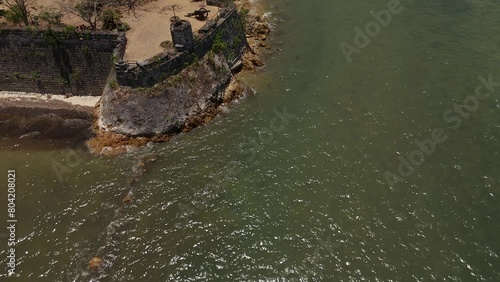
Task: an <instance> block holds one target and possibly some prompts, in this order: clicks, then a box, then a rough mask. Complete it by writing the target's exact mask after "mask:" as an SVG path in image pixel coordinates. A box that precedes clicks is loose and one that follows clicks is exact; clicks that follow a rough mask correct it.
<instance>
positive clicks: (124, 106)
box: [98, 53, 232, 143]
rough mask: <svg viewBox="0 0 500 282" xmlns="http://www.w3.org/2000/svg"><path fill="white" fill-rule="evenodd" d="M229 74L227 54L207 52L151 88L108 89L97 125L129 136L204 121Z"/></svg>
mask: <svg viewBox="0 0 500 282" xmlns="http://www.w3.org/2000/svg"><path fill="white" fill-rule="evenodd" d="M231 77H232V74H231V70H230V67H229V65H228V62H227V60H226V58H225V57H224V56H223V55H217V54H214V53H209V54H208V55H206V56H205V57H204V58H203V59H202V60H200V61H199V62H197V63H195V64H193V65H192V66H189V67H187V68H186V69H184V70H183V71H182V72H181V73H180V74H178V75H174V76H170V77H169V78H167V79H166V80H165V81H163V82H160V83H158V84H156V85H155V86H154V87H152V88H147V89H137V88H131V87H119V88H117V89H108V90H107V91H105V93H104V95H103V97H102V99H101V104H100V115H99V122H98V125H99V128H100V129H101V130H103V131H108V132H114V133H119V134H124V135H128V136H155V135H159V134H165V133H171V132H179V131H182V130H184V129H185V127H191V126H193V123H205V122H207V121H209V120H211V117H210V113H211V112H212V110H211V107H213V106H214V105H217V104H218V103H221V102H222V95H223V92H224V89H225V88H226V86H227V85H228V84H229V81H230V80H231ZM205 112H207V114H204V115H202V116H199V115H200V114H201V113H205ZM194 116H197V117H196V118H192V117H194ZM147 142H148V141H146V142H145V143H147Z"/></svg>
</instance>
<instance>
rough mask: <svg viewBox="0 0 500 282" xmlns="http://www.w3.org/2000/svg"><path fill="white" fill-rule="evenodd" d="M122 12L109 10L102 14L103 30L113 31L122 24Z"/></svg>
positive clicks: (113, 9)
mask: <svg viewBox="0 0 500 282" xmlns="http://www.w3.org/2000/svg"><path fill="white" fill-rule="evenodd" d="M121 18H122V12H120V10H118V9H115V8H108V9H106V10H104V12H102V28H103V29H109V30H113V29H115V28H117V27H118V26H119V25H121V24H122V22H121V21H120V20H121Z"/></svg>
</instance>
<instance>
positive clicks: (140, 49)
mask: <svg viewBox="0 0 500 282" xmlns="http://www.w3.org/2000/svg"><path fill="white" fill-rule="evenodd" d="M173 4H177V5H180V6H181V7H182V8H181V11H180V12H176V15H177V16H179V17H180V18H181V19H185V20H189V21H190V22H191V26H192V28H193V31H194V32H196V31H197V30H199V29H200V28H201V27H202V26H203V25H204V24H205V22H204V21H199V20H196V19H195V18H188V17H185V16H184V15H186V14H187V13H191V12H193V11H195V10H198V9H199V8H202V7H206V9H207V10H209V11H210V13H209V18H211V17H213V16H215V15H216V13H217V11H218V7H213V6H207V5H206V1H200V2H191V0H157V1H153V2H150V3H148V4H146V5H144V6H142V7H140V8H139V9H138V10H137V11H136V16H137V17H135V16H134V15H133V13H130V15H127V14H125V18H124V19H123V21H124V22H126V23H128V24H129V25H130V27H131V29H130V30H129V31H128V32H127V39H128V41H127V50H126V51H125V60H134V61H142V60H145V59H148V58H151V57H153V56H154V55H157V54H159V53H161V52H162V51H163V50H164V49H163V48H162V47H161V46H160V44H161V43H162V42H163V41H166V40H172V36H171V35H170V18H171V17H172V16H173V15H174V14H173V12H172V11H170V10H168V7H169V6H171V5H173Z"/></svg>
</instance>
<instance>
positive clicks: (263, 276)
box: [0, 0, 500, 282]
mask: <svg viewBox="0 0 500 282" xmlns="http://www.w3.org/2000/svg"><path fill="white" fill-rule="evenodd" d="M402 3H403V4H404V9H403V11H402V12H401V13H400V14H398V15H394V16H393V17H392V20H391V22H390V24H389V25H388V26H387V27H383V28H382V29H381V31H380V34H379V35H378V36H376V37H374V38H372V39H371V42H370V43H369V44H368V46H366V47H365V48H363V49H361V52H360V53H359V54H354V55H353V56H352V62H351V63H348V62H347V61H346V59H345V57H344V55H343V54H342V51H341V50H340V48H339V44H340V43H341V42H346V43H349V44H351V45H353V44H354V43H353V37H354V35H355V32H354V30H353V28H354V27H355V26H358V27H360V28H362V29H364V27H365V25H366V24H367V23H368V22H369V21H371V20H372V19H373V18H372V16H371V15H370V11H371V10H374V11H380V10H382V9H386V7H387V1H380V0H376V1H375V0H373V1H366V0H363V1H361V0H351V1H344V0H342V1H327V0H316V1H314V2H311V1H309V2H307V1H291V0H290V1H273V2H272V5H271V8H270V12H272V17H273V18H274V19H275V21H276V22H277V26H276V30H275V33H274V34H275V35H274V36H275V38H274V42H273V48H282V49H283V51H282V52H273V53H274V54H273V55H272V56H271V58H270V59H269V60H268V61H267V67H266V68H265V69H263V70H261V71H260V72H257V73H255V74H247V75H245V77H244V80H245V81H246V82H247V83H248V84H249V85H251V86H252V87H253V88H254V89H255V90H256V91H257V95H256V96H252V97H247V98H244V99H242V100H240V101H239V102H237V103H235V104H232V105H230V106H229V107H228V111H227V112H226V113H223V114H221V115H220V116H219V117H218V118H217V119H216V120H215V122H213V123H211V124H209V125H207V126H204V127H201V128H198V129H195V130H193V131H192V132H190V133H188V134H181V135H179V136H177V137H176V138H175V139H174V140H173V141H172V142H169V143H164V144H157V145H154V146H152V147H147V148H144V149H143V150H142V151H139V152H136V153H133V154H130V155H124V156H120V157H117V158H102V157H92V156H90V155H89V154H87V153H85V152H83V151H81V150H72V149H57V150H56V149H54V150H46V149H45V148H44V150H34V149H33V148H29V149H28V148H27V149H23V148H22V147H20V148H16V150H15V151H12V150H6V149H2V150H1V156H2V161H1V162H0V171H3V172H6V171H7V169H16V170H17V187H18V188H17V205H18V209H17V213H16V215H17V220H18V228H17V236H18V238H19V239H20V242H19V245H18V246H17V256H18V259H19V265H17V268H16V269H17V272H18V275H19V277H18V278H16V279H13V280H15V281H102V282H104V281H294V280H292V279H294V278H295V279H298V280H295V281H362V280H365V281H389V280H394V281H444V280H446V281H500V258H499V257H498V256H499V255H500V241H499V240H498V237H499V234H500V203H499V200H498V199H499V197H500V174H499V173H498V171H500V155H499V147H500V145H499V144H500V143H499V141H500V102H499V97H500V88H499V89H498V90H497V91H496V92H494V93H493V94H491V95H490V97H489V98H487V99H485V100H482V101H480V103H479V104H478V107H477V110H475V111H473V112H470V116H469V117H468V118H462V123H461V125H460V126H459V127H458V128H457V129H451V128H450V126H452V125H454V123H447V122H446V121H445V120H444V119H443V115H444V114H445V113H446V112H447V110H449V109H451V110H453V107H454V104H455V103H456V104H462V103H463V101H464V100H465V99H466V98H467V97H468V96H470V95H471V94H473V93H474V90H475V89H476V86H477V85H478V84H480V81H479V80H478V76H483V77H484V78H487V77H488V75H490V74H491V75H492V78H493V81H500V71H499V60H500V55H499V53H498V52H499V51H498V50H499V48H498V47H499V46H500V38H498V37H497V36H495V34H498V32H499V31H500V22H499V20H498V14H499V12H500V3H497V2H495V1H481V2H478V1H453V2H451V1H445V0H435V1H430V0H420V1H416V0H413V1H402ZM482 91H484V89H482ZM454 116H456V115H454ZM436 128H441V129H443V131H444V134H445V135H446V136H447V139H446V141H444V142H442V143H440V144H437V145H436V147H435V151H434V152H433V153H432V154H430V155H429V156H427V155H425V160H424V161H423V163H422V164H421V165H419V166H418V167H417V168H416V169H415V171H414V172H413V173H412V174H411V175H409V176H407V177H404V181H401V182H399V183H397V184H396V185H395V186H394V187H392V188H391V187H390V186H389V185H388V183H387V181H386V179H385V177H384V173H385V172H386V171H390V172H391V173H393V174H395V175H397V174H399V173H398V166H399V164H400V159H399V158H398V157H399V156H404V157H405V158H406V159H407V156H408V154H410V153H412V152H414V151H415V150H417V149H418V147H417V146H416V145H415V144H414V140H415V139H418V140H424V139H427V138H432V131H433V130H435V129H436ZM259 133H260V134H259ZM259 136H260V139H259ZM251 144H253V145H251ZM252 146H255V147H256V148H257V150H256V151H255V154H252V153H250V150H249V148H251V147H252ZM146 153H147V154H155V155H157V160H156V161H155V162H151V163H146V164H145V169H146V171H145V172H144V174H142V177H140V179H139V181H138V182H137V183H135V184H134V186H133V187H134V197H133V200H132V202H131V203H130V204H129V205H124V204H123V203H122V199H123V198H124V197H125V195H127V193H128V192H129V191H130V187H131V186H130V184H129V179H130V178H132V177H134V175H136V174H137V173H136V171H137V169H138V167H141V166H142V165H141V164H140V162H141V156H142V155H144V154H146ZM5 174H6V173H1V174H0V175H1V176H0V181H1V182H2V183H6V181H7V180H6V175H5ZM0 198H2V199H6V198H7V196H6V191H5V190H4V189H2V190H0ZM5 202H6V201H3V203H4V204H2V207H5ZM179 207H180V208H179ZM6 220H7V218H6V212H1V213H0V222H6ZM0 233H1V231H0ZM0 242H1V244H2V247H1V248H0V264H1V265H2V267H4V266H5V264H6V260H5V256H6V250H5V246H6V244H7V241H6V240H4V239H1V238H0ZM94 256H98V257H101V258H102V259H103V261H104V262H103V265H102V267H101V270H100V271H95V272H94V271H89V269H88V263H89V260H90V259H91V258H92V257H94ZM0 277H1V278H4V277H5V271H3V270H2V271H1V272H0ZM283 279H284V280H283ZM2 281H3V280H2Z"/></svg>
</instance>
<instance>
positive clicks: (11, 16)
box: [2, 0, 31, 26]
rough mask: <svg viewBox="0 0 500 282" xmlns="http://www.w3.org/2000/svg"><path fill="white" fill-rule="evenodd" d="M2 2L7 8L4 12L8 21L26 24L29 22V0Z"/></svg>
mask: <svg viewBox="0 0 500 282" xmlns="http://www.w3.org/2000/svg"><path fill="white" fill-rule="evenodd" d="M2 2H3V4H4V5H5V6H7V8H8V10H7V12H6V18H7V20H8V21H10V22H13V23H15V24H20V23H23V24H24V25H26V26H28V25H29V24H30V19H31V16H30V12H29V9H28V8H29V5H30V4H31V3H30V2H31V0H3V1H2Z"/></svg>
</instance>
